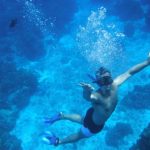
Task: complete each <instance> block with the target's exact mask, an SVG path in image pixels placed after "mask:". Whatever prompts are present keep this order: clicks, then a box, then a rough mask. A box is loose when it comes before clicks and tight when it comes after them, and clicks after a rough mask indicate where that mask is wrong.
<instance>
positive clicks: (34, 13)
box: [17, 0, 54, 34]
mask: <svg viewBox="0 0 150 150" xmlns="http://www.w3.org/2000/svg"><path fill="white" fill-rule="evenodd" d="M17 1H18V2H19V3H23V6H24V16H23V17H24V18H25V19H28V21H29V22H31V23H32V24H34V25H35V26H36V27H37V28H39V29H40V31H41V32H42V33H43V34H50V32H51V30H52V28H53V26H54V24H53V23H52V21H51V19H50V18H46V17H45V16H44V14H43V13H42V11H40V10H39V8H38V7H36V6H35V4H34V3H33V1H32V0H23V1H22V0H17Z"/></svg>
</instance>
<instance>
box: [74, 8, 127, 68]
mask: <svg viewBox="0 0 150 150" xmlns="http://www.w3.org/2000/svg"><path fill="white" fill-rule="evenodd" d="M106 12H107V10H106V9H105V8H104V7H101V8H99V9H98V11H96V12H91V14H90V16H89V17H88V20H87V23H86V25H85V26H80V27H79V31H78V33H77V36H76V40H77V45H78V48H79V50H80V52H81V53H82V55H83V56H84V57H86V59H87V60H88V61H89V62H94V63H96V64H102V65H104V64H105V65H106V66H107V67H108V66H109V67H110V66H111V64H112V63H113V61H116V60H115V59H117V58H118V57H119V58H120V56H122V55H123V54H122V52H123V46H122V45H121V42H120V41H121V40H123V38H124V34H122V33H121V32H118V31H117V29H116V26H115V24H113V23H107V22H106Z"/></svg>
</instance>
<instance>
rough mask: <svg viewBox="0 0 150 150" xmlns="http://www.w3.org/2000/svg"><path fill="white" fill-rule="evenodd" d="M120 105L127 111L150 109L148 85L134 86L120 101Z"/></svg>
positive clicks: (149, 89) (149, 87) (149, 88)
mask: <svg viewBox="0 0 150 150" xmlns="http://www.w3.org/2000/svg"><path fill="white" fill-rule="evenodd" d="M120 104H121V105H122V106H126V107H128V108H129V109H136V110H137V109H150V84H146V85H144V86H141V85H136V86H135V87H134V90H133V91H131V92H129V93H128V94H127V95H126V96H125V97H124V98H123V100H121V102H120Z"/></svg>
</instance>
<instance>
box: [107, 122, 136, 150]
mask: <svg viewBox="0 0 150 150" xmlns="http://www.w3.org/2000/svg"><path fill="white" fill-rule="evenodd" d="M132 133H133V131H132V128H131V126H130V125H129V124H127V123H122V122H118V123H117V124H116V125H115V126H114V127H113V128H111V129H110V130H108V132H107V133H106V136H105V141H106V144H107V145H108V146H112V147H116V148H118V147H119V145H120V144H122V143H124V142H125V141H124V138H125V136H127V135H129V134H132Z"/></svg>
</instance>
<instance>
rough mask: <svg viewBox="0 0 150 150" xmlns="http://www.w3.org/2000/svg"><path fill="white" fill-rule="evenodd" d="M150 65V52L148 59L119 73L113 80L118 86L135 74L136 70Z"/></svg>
mask: <svg viewBox="0 0 150 150" xmlns="http://www.w3.org/2000/svg"><path fill="white" fill-rule="evenodd" d="M149 65H150V53H149V55H148V59H147V60H146V61H144V62H142V63H140V64H137V65H135V66H134V67H132V68H131V69H129V70H128V71H127V72H125V73H123V74H121V75H120V76H118V77H117V78H116V79H115V80H114V84H115V85H117V86H119V85H121V84H122V83H124V82H125V81H126V80H127V79H128V78H130V77H131V76H133V75H134V74H136V73H137V72H139V71H141V70H143V69H144V68H145V67H147V66H149Z"/></svg>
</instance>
